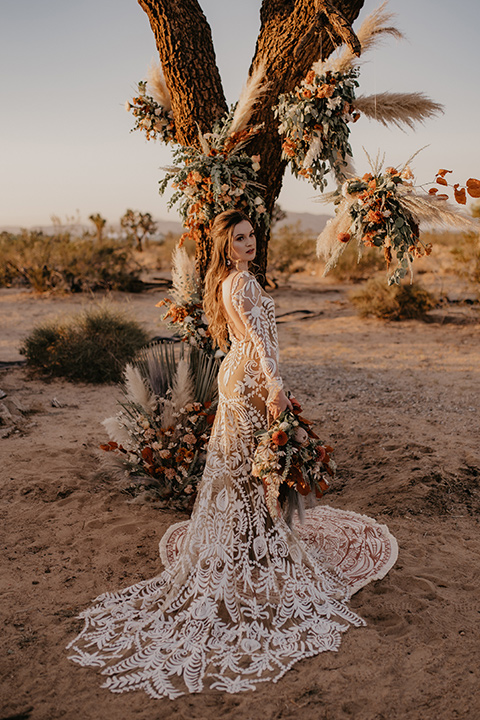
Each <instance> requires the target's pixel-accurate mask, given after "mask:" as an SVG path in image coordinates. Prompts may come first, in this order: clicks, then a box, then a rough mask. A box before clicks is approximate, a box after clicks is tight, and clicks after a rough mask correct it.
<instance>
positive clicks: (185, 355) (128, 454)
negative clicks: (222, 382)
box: [100, 343, 219, 510]
mask: <svg viewBox="0 0 480 720" xmlns="http://www.w3.org/2000/svg"><path fill="white" fill-rule="evenodd" d="M181 347H182V352H181V353H180V357H178V356H176V354H175V348H174V344H172V343H168V344H162V345H156V346H150V347H149V348H147V349H146V350H144V351H143V353H142V354H141V355H140V356H139V357H138V359H137V360H136V362H135V364H133V365H127V367H126V370H125V382H124V384H123V385H122V387H121V389H122V393H123V398H122V400H120V401H119V405H120V409H119V411H118V412H117V414H116V415H115V416H114V417H111V418H107V419H106V420H104V421H103V425H104V427H105V428H106V430H107V432H108V435H109V437H110V440H109V441H108V442H107V443H103V444H102V445H100V447H101V449H102V450H104V451H106V452H107V455H106V456H104V457H103V465H104V467H105V468H106V469H107V470H108V472H109V474H110V475H112V474H114V475H115V474H116V476H117V477H118V478H119V479H121V481H122V483H123V484H124V489H125V490H126V491H127V492H129V493H130V494H132V495H134V496H138V495H139V494H142V495H143V496H144V497H146V498H148V499H151V500H154V501H155V502H156V503H157V504H159V505H160V506H166V505H168V506H169V507H172V506H173V507H176V508H178V509H180V510H191V508H192V507H193V503H194V501H195V497H196V492H197V484H198V482H199V480H200V479H201V477H202V474H203V470H204V466H205V457H206V446H207V443H208V439H209V437H210V431H211V426H212V423H213V420H214V418H215V408H216V402H217V397H216V382H215V380H216V376H217V373H218V367H219V363H218V361H217V360H215V359H214V358H213V357H211V356H208V355H206V354H205V353H202V352H201V351H199V350H197V349H194V348H191V349H190V350H189V351H188V350H187V349H186V346H183V345H182V346H181Z"/></svg>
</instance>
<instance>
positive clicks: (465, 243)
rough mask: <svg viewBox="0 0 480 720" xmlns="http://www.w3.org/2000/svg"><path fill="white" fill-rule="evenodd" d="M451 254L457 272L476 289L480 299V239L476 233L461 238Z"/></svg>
mask: <svg viewBox="0 0 480 720" xmlns="http://www.w3.org/2000/svg"><path fill="white" fill-rule="evenodd" d="M451 252H452V255H453V257H454V263H455V270H456V272H457V273H458V274H459V275H460V277H463V278H465V279H466V280H468V282H470V283H471V284H472V285H473V286H474V287H475V290H476V292H477V295H478V296H479V297H480V237H479V236H478V235H475V234H474V233H468V234H465V235H462V236H460V238H459V240H458V241H457V244H456V246H455V247H453V248H452V250H451Z"/></svg>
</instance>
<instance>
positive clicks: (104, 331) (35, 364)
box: [20, 304, 149, 383]
mask: <svg viewBox="0 0 480 720" xmlns="http://www.w3.org/2000/svg"><path fill="white" fill-rule="evenodd" d="M148 340H149V336H148V334H147V333H146V332H145V330H144V329H143V328H142V327H141V326H140V325H139V324H138V323H137V322H136V320H133V319H131V318H129V317H128V315H126V314H125V313H124V312H121V311H118V310H113V309H111V308H109V307H107V306H106V305H105V304H102V305H100V306H99V307H95V308H93V309H90V310H86V311H84V312H82V313H79V314H77V315H74V316H72V317H71V318H70V319H67V320H63V321H60V320H53V321H50V322H46V323H44V324H42V325H40V326H38V327H36V328H34V330H33V331H32V332H31V333H30V335H29V336H28V337H27V338H26V339H25V340H24V342H23V345H22V347H21V348H20V352H21V353H22V355H25V357H26V358H27V365H28V366H29V367H31V368H32V369H35V370H39V371H40V372H42V373H43V374H44V375H48V376H50V377H65V378H67V379H68V380H83V381H84V382H90V383H108V382H119V381H120V380H121V377H122V372H123V369H124V367H125V365H126V363H128V362H131V361H132V360H133V358H134V357H135V356H136V354H137V353H138V351H139V350H140V348H141V347H143V346H144V345H146V344H147V342H148Z"/></svg>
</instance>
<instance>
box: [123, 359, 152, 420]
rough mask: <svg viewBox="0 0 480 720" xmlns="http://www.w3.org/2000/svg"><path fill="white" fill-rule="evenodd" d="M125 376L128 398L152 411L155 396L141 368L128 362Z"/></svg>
mask: <svg viewBox="0 0 480 720" xmlns="http://www.w3.org/2000/svg"><path fill="white" fill-rule="evenodd" d="M124 378H125V394H126V396H127V398H128V399H129V400H131V401H132V402H134V403H136V404H137V405H140V406H141V407H142V408H144V409H145V410H146V411H151V410H152V408H153V405H154V402H155V398H154V397H153V395H152V393H151V391H150V390H149V388H148V387H147V385H146V383H145V380H144V379H143V377H142V375H141V373H140V370H139V369H138V368H137V367H135V366H134V365H131V364H130V363H128V364H127V365H126V367H125V371H124Z"/></svg>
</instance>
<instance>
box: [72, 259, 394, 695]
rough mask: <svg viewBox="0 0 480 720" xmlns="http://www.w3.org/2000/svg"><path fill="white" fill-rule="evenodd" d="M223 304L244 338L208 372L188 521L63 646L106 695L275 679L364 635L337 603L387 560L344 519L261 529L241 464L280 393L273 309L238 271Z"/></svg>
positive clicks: (381, 531)
mask: <svg viewBox="0 0 480 720" xmlns="http://www.w3.org/2000/svg"><path fill="white" fill-rule="evenodd" d="M231 299H232V304H233V307H234V308H235V310H236V311H237V313H238V314H239V316H240V318H241V320H242V322H243V325H244V327H245V337H244V338H243V339H238V338H236V337H234V336H233V335H232V337H231V349H230V351H229V353H228V354H227V356H226V357H225V359H224V361H223V363H222V365H221V368H220V374H219V396H220V397H219V406H218V410H217V415H216V419H215V423H214V425H213V429H212V435H211V439H210V443H209V448H208V455H207V462H206V466H205V472H204V476H203V479H202V482H201V483H200V486H199V491H198V497H197V501H196V504H195V508H194V511H193V514H192V517H191V519H190V521H188V522H186V523H180V524H179V525H176V526H173V528H171V529H170V530H169V532H168V533H167V535H166V537H165V538H164V540H163V542H162V544H161V549H162V555H163V559H164V563H165V565H166V569H165V570H164V572H163V573H162V574H161V575H158V576H157V577H154V578H152V579H151V580H146V581H143V582H139V583H137V584H136V585H132V586H131V587H128V588H126V589H125V590H121V591H119V592H112V593H106V594H104V595H101V596H100V597H98V598H97V600H96V601H95V604H94V605H93V606H92V607H90V608H89V609H87V610H86V611H85V612H83V614H82V615H81V617H83V618H84V619H85V627H84V629H83V631H82V632H81V633H80V635H79V636H78V637H77V638H76V639H75V640H73V641H72V642H71V643H70V645H69V647H71V648H73V654H72V655H71V656H70V657H71V659H72V660H73V661H75V662H77V663H79V664H80V665H90V666H95V667H99V668H101V669H102V670H101V672H102V673H103V674H104V675H106V676H107V679H106V682H105V684H104V686H105V687H108V688H109V689H110V690H112V691H113V692H125V691H128V690H136V689H143V690H144V691H146V692H147V693H148V694H149V695H150V696H152V697H154V698H159V697H163V696H167V697H169V698H175V697H177V696H179V695H182V694H183V693H185V692H191V693H194V692H200V691H202V690H203V689H207V688H210V689H216V690H221V691H226V692H230V693H234V692H239V691H244V690H253V689H255V687H256V686H257V685H258V683H261V682H267V681H271V680H273V681H276V680H278V679H279V678H280V677H281V676H282V675H284V673H285V672H286V671H287V670H288V669H289V668H290V667H291V666H292V665H293V664H294V663H295V662H297V661H298V660H301V659H302V658H306V657H310V656H312V655H316V654H318V653H320V652H323V651H326V650H336V649H337V648H338V647H339V644H340V639H341V635H342V633H343V632H344V631H345V630H347V628H348V627H349V625H351V624H353V625H361V624H363V621H362V620H361V618H359V617H358V616H357V615H356V614H355V613H353V612H352V611H351V610H349V608H348V607H347V605H346V601H347V600H348V598H349V596H350V594H351V592H352V590H356V589H358V588H359V587H361V586H362V585H364V584H366V582H369V581H370V580H372V579H374V578H380V577H383V575H385V573H386V572H387V571H388V569H389V568H390V567H391V566H392V565H393V563H394V562H395V559H396V542H395V539H394V538H393V537H392V536H391V535H390V533H389V532H388V530H387V528H385V527H384V526H381V525H378V524H377V523H375V521H373V520H371V519H369V518H365V517H361V516H358V515H355V514H354V513H346V512H342V511H335V510H333V509H331V508H316V509H314V510H311V511H307V521H306V523H305V525H304V526H302V527H300V528H298V529H297V530H293V531H292V530H291V529H290V528H289V527H288V526H287V524H286V523H285V522H284V521H283V520H277V521H273V520H272V519H271V518H270V515H269V514H268V511H267V508H266V504H265V500H264V492H263V487H262V485H261V483H259V481H258V479H256V478H254V477H252V476H251V474H250V463H251V458H252V453H253V450H254V433H255V431H257V430H260V429H262V428H265V427H266V422H267V416H266V402H267V401H268V400H269V399H271V398H274V397H275V396H276V394H277V393H278V391H279V390H280V389H281V388H282V381H281V379H280V377H279V374H278V349H277V348H278V344H277V333H276V324H275V312H274V305H273V300H272V298H271V297H269V296H268V295H266V294H264V293H263V291H262V289H261V287H260V285H259V284H258V283H257V281H256V280H255V278H254V277H253V276H252V275H250V274H249V273H248V272H241V273H239V274H238V275H237V276H236V277H235V278H234V282H233V284H232V289H231ZM325 528H326V529H325Z"/></svg>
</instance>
